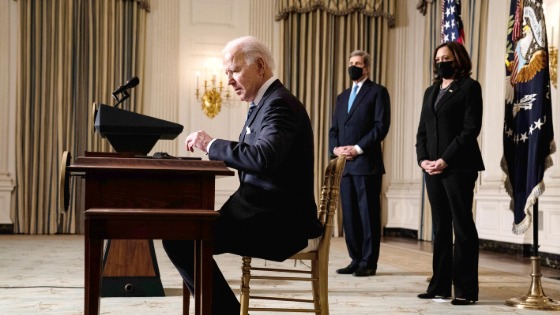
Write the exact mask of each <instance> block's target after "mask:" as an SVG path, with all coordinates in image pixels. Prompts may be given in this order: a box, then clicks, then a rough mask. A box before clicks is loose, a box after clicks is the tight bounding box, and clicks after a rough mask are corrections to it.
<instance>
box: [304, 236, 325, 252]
mask: <svg viewBox="0 0 560 315" xmlns="http://www.w3.org/2000/svg"><path fill="white" fill-rule="evenodd" d="M322 238H323V235H320V236H319V237H316V238H310V239H308V240H307V247H305V248H304V249H302V250H300V251H299V252H298V253H308V252H312V251H314V250H317V249H318V248H319V243H321V239H322Z"/></svg>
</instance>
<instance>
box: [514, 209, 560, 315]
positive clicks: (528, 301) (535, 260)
mask: <svg viewBox="0 0 560 315" xmlns="http://www.w3.org/2000/svg"><path fill="white" fill-rule="evenodd" d="M531 266H532V272H531V287H530V288H529V292H527V294H526V295H524V296H522V297H520V298H511V299H509V300H507V301H506V304H507V305H509V306H514V307H517V308H522V309H533V310H548V311H560V303H558V302H557V301H554V300H553V299H551V298H548V297H546V295H545V294H544V290H543V288H542V284H541V277H542V274H541V258H540V257H539V200H538V199H537V201H536V202H535V204H534V205H533V255H532V256H531Z"/></svg>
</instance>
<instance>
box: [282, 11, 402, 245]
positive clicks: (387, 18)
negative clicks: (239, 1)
mask: <svg viewBox="0 0 560 315" xmlns="http://www.w3.org/2000/svg"><path fill="white" fill-rule="evenodd" d="M277 7H278V8H277V15H276V19H277V20H278V21H279V22H280V56H282V57H281V59H280V61H279V78H280V79H281V80H282V82H283V83H284V84H285V85H286V87H287V88H288V89H290V90H291V91H292V93H293V94H294V95H295V96H297V97H298V98H299V99H300V100H301V101H302V103H303V104H304V105H305V107H306V109H307V111H308V113H309V115H310V118H311V123H312V126H313V130H314V137H315V139H314V140H315V149H316V150H315V161H316V163H315V174H316V178H315V187H316V198H317V200H319V199H318V196H319V189H320V187H318V185H319V183H320V176H321V174H322V173H323V169H324V168H325V167H326V165H327V163H328V160H329V159H330V152H328V141H329V128H330V125H331V122H332V113H333V110H334V106H335V105H336V96H337V95H338V94H339V93H341V92H342V91H344V90H345V89H346V88H348V87H349V86H350V85H351V81H350V79H349V78H348V75H347V67H348V59H349V56H350V53H351V52H352V51H353V50H355V49H362V50H364V51H366V52H368V53H369V54H370V55H371V57H372V65H371V66H372V68H371V70H372V74H371V76H370V79H372V80H373V81H375V82H377V83H379V84H383V85H384V83H385V73H386V71H385V63H386V59H387V46H388V45H387V40H388V38H387V34H388V28H389V27H392V26H394V24H395V16H394V9H395V2H394V0H348V1H334V0H308V1H304V0H301V1H295V0H278V2H277ZM339 212H340V211H339ZM340 218H341V212H340V213H339V215H338V220H337V222H336V224H337V231H338V235H341V234H342V226H341V224H339V222H340Z"/></svg>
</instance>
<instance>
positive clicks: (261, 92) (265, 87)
mask: <svg viewBox="0 0 560 315" xmlns="http://www.w3.org/2000/svg"><path fill="white" fill-rule="evenodd" d="M274 81H276V77H275V76H272V77H270V79H268V80H266V82H265V83H264V84H263V85H261V88H260V89H259V92H257V96H255V99H254V100H253V103H255V105H259V102H260V101H261V99H262V98H263V96H264V92H266V90H268V88H269V87H270V85H272V82H274Z"/></svg>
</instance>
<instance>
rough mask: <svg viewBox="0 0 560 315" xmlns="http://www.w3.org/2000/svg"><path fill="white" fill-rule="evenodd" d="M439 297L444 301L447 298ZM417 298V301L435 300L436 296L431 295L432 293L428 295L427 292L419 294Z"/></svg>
mask: <svg viewBox="0 0 560 315" xmlns="http://www.w3.org/2000/svg"><path fill="white" fill-rule="evenodd" d="M440 297H441V298H442V299H446V298H447V296H440ZM418 298H419V299H435V298H436V295H435V294H433V293H428V292H426V293H420V294H418Z"/></svg>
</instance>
